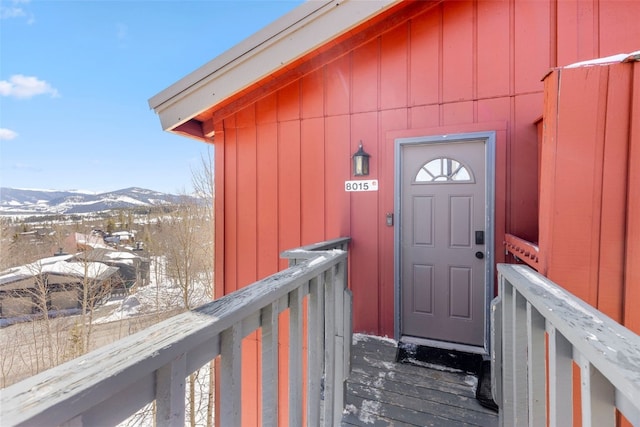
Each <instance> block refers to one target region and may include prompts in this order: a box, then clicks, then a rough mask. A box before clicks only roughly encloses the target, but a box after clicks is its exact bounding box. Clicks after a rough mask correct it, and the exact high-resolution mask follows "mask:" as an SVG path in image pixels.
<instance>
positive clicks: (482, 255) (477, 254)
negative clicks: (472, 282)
mask: <svg viewBox="0 0 640 427" xmlns="http://www.w3.org/2000/svg"><path fill="white" fill-rule="evenodd" d="M476 258H478V259H482V258H484V252H482V251H478V252H476Z"/></svg>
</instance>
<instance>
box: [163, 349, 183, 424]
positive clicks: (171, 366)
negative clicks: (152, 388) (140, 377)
mask: <svg viewBox="0 0 640 427" xmlns="http://www.w3.org/2000/svg"><path fill="white" fill-rule="evenodd" d="M186 377H187V356H186V355H185V354H181V355H180V356H178V357H177V358H176V359H174V360H172V361H171V362H170V363H168V364H166V365H165V366H163V367H162V368H160V369H158V370H157V371H156V425H157V426H159V427H164V426H166V427H177V426H180V427H182V426H184V398H185V394H184V393H185V379H186Z"/></svg>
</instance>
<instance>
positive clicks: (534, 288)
mask: <svg viewBox="0 0 640 427" xmlns="http://www.w3.org/2000/svg"><path fill="white" fill-rule="evenodd" d="M498 272H499V273H500V274H501V275H503V276H504V277H505V278H506V280H508V281H509V283H510V284H511V285H512V286H513V287H515V288H516V289H517V291H518V292H519V293H520V294H522V295H523V296H524V298H526V300H527V301H529V303H530V304H531V305H532V306H534V307H535V308H536V310H538V312H540V314H542V315H543V316H544V317H545V318H546V319H548V320H549V321H550V322H551V323H552V324H553V326H554V327H555V328H556V330H558V331H559V332H560V333H561V334H562V335H563V336H564V337H565V338H566V339H567V340H568V341H569V342H570V343H571V344H572V345H573V347H574V348H575V349H577V351H579V352H580V354H582V355H583V356H585V357H586V358H587V359H588V360H589V361H590V362H591V364H592V365H593V366H595V367H596V368H597V369H598V370H599V371H600V372H601V373H602V374H603V375H604V376H606V377H607V378H608V379H609V381H610V382H611V383H612V384H613V386H614V387H616V389H618V390H619V391H620V392H621V393H623V394H624V395H625V396H626V397H627V398H628V399H630V401H632V402H633V401H636V399H637V397H638V396H640V336H638V335H637V334H635V333H634V332H633V331H630V330H629V329H627V328H625V327H624V326H622V325H620V324H619V323H618V322H616V321H614V320H613V319H611V318H610V317H608V316H607V315H605V314H604V313H602V312H600V311H598V310H597V309H596V308H594V307H592V306H590V305H589V304H587V303H585V302H584V301H582V300H581V299H579V298H578V297H576V296H574V295H572V294H571V293H569V292H568V291H566V290H565V289H562V288H561V287H559V286H558V285H556V284H555V283H554V282H552V281H551V280H549V279H547V278H546V277H544V276H542V275H540V274H538V273H536V272H535V271H533V270H532V269H531V268H529V267H526V266H523V265H509V264H499V265H498Z"/></svg>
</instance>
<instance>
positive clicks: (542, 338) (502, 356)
mask: <svg viewBox="0 0 640 427" xmlns="http://www.w3.org/2000/svg"><path fill="white" fill-rule="evenodd" d="M498 278H499V281H500V295H499V297H498V298H496V299H495V300H494V301H493V303H492V307H491V308H492V310H491V312H492V334H493V346H492V362H493V383H492V385H493V393H494V399H495V400H496V402H498V405H499V406H500V417H501V425H504V426H546V425H549V426H551V427H556V426H558V427H562V426H571V425H573V418H574V413H573V396H572V391H573V382H574V378H573V362H575V363H576V364H577V365H578V366H579V368H580V387H581V391H580V404H581V414H582V425H583V426H594V427H606V426H615V425H616V409H617V410H618V411H620V412H621V413H622V414H623V415H624V416H625V417H626V418H627V419H628V420H629V421H630V422H631V423H632V424H633V425H634V426H640V336H638V335H636V334H635V333H633V332H632V331H630V330H628V329H626V328H625V327H623V326H622V325H620V324H619V323H617V322H615V321H614V320H612V319H611V318H609V317H607V316H606V315H605V314H603V313H601V312H600V311H598V310H596V309H595V308H593V307H591V306H590V305H588V304H586V303H585V302H583V301H582V300H580V299H579V298H577V297H575V296H573V295H571V294H570V293H568V292H567V291H566V290H564V289H562V288H560V287H559V286H557V285H556V284H555V283H553V282H551V281H550V280H548V279H547V278H545V277H543V276H541V275H540V274H538V273H536V272H535V271H533V270H532V269H531V268H529V267H526V266H522V265H506V264H501V265H499V266H498ZM547 367H548V368H547ZM547 369H548V370H547ZM547 378H548V381H547ZM547 405H548V407H547ZM547 414H548V419H547Z"/></svg>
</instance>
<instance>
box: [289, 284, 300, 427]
mask: <svg viewBox="0 0 640 427" xmlns="http://www.w3.org/2000/svg"><path fill="white" fill-rule="evenodd" d="M289 425H291V426H301V425H302V292H301V290H300V288H296V289H294V290H293V291H291V292H290V293H289Z"/></svg>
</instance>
